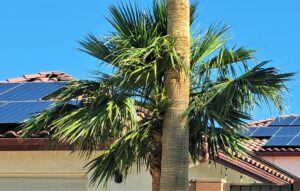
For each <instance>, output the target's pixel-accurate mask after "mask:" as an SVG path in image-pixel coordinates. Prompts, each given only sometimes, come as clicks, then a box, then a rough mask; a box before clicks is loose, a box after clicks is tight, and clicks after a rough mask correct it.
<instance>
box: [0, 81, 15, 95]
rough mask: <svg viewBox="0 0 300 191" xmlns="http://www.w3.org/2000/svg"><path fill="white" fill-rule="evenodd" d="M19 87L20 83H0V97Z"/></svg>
mask: <svg viewBox="0 0 300 191" xmlns="http://www.w3.org/2000/svg"><path fill="white" fill-rule="evenodd" d="M18 85H20V83H0V95H1V94H3V93H5V92H7V91H8V90H10V89H12V88H14V87H16V86H18Z"/></svg>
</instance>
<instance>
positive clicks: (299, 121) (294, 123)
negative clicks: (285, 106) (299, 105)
mask: <svg viewBox="0 0 300 191" xmlns="http://www.w3.org/2000/svg"><path fill="white" fill-rule="evenodd" d="M291 125H299V126H300V117H299V116H298V117H296V120H295V121H293V123H292V124H291Z"/></svg>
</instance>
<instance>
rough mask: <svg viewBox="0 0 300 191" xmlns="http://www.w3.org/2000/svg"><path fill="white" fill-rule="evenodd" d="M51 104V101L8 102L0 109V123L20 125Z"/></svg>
mask: <svg viewBox="0 0 300 191" xmlns="http://www.w3.org/2000/svg"><path fill="white" fill-rule="evenodd" d="M51 104H53V102H51V101H29V102H10V103H8V104H6V105H3V106H2V107H0V123H22V122H24V121H26V120H27V119H29V118H30V117H31V116H33V115H35V114H37V113H39V112H41V111H43V110H45V109H47V108H49V107H50V106H51Z"/></svg>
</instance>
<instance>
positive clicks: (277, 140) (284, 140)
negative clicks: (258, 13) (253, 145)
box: [264, 136, 294, 147]
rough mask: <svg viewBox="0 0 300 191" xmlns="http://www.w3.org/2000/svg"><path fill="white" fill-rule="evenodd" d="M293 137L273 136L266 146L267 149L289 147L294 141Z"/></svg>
mask: <svg viewBox="0 0 300 191" xmlns="http://www.w3.org/2000/svg"><path fill="white" fill-rule="evenodd" d="M293 138H294V137H293V136H273V137H271V138H270V139H269V140H268V142H267V143H266V144H265V145H264V146H265V147H274V146H288V144H289V142H290V141H291V140H292V139H293Z"/></svg>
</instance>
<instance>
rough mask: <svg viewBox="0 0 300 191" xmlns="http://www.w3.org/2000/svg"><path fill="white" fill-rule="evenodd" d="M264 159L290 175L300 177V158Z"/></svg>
mask: <svg viewBox="0 0 300 191" xmlns="http://www.w3.org/2000/svg"><path fill="white" fill-rule="evenodd" d="M263 158H264V159H265V160H267V161H269V162H271V163H273V164H275V165H276V166H279V167H280V168H282V169H284V170H286V171H288V172H289V173H291V174H294V175H296V176H297V177H300V156H294V157H293V156H268V157H263Z"/></svg>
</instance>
